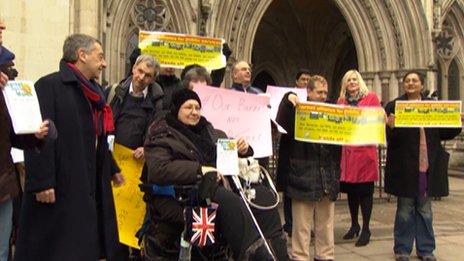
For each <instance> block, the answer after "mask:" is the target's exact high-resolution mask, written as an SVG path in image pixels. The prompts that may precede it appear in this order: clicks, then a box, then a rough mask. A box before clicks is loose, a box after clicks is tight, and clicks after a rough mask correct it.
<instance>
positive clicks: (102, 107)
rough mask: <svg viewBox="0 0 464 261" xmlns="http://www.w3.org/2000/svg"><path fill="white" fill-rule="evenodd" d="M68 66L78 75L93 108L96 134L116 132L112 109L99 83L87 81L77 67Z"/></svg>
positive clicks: (69, 64) (70, 64)
mask: <svg viewBox="0 0 464 261" xmlns="http://www.w3.org/2000/svg"><path fill="white" fill-rule="evenodd" d="M66 64H67V65H68V67H69V68H70V69H71V71H73V72H74V74H75V75H76V77H77V80H78V81H79V83H80V86H81V89H82V91H83V92H84V95H85V97H86V98H87V101H88V102H89V104H90V106H91V108H92V112H93V126H94V128H95V134H96V135H97V136H98V135H101V134H107V133H108V132H112V131H114V124H113V112H112V111H111V107H110V106H108V105H107V104H106V101H105V98H103V93H102V91H101V89H100V87H99V86H98V85H97V83H95V82H92V81H89V80H87V78H85V76H84V75H83V74H82V73H81V71H80V70H79V68H77V67H76V65H74V64H72V63H66Z"/></svg>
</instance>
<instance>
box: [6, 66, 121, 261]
mask: <svg viewBox="0 0 464 261" xmlns="http://www.w3.org/2000/svg"><path fill="white" fill-rule="evenodd" d="M35 89H36V92H37V96H38V99H39V104H40V109H41V112H42V117H43V118H44V119H51V120H53V121H54V123H55V125H56V129H57V131H58V138H57V139H56V140H55V141H52V142H50V141H48V142H46V144H45V145H44V147H43V148H42V149H41V151H29V152H26V153H25V164H26V173H27V176H26V184H25V193H24V198H23V205H22V212H21V218H20V226H19V235H18V241H17V246H16V253H15V260H17V261H22V260H27V261H29V260H48V261H54V260H60V261H61V260H76V261H77V260H79V261H80V260H89V261H90V260H98V259H99V258H100V257H103V256H106V258H107V260H115V258H114V251H115V248H116V245H117V243H118V236H117V224H116V218H115V210H114V202H113V194H112V190H111V184H110V182H111V174H112V173H111V154H110V151H109V150H108V143H107V141H106V140H107V137H106V135H100V136H98V137H96V135H95V131H94V128H93V119H92V111H91V108H90V105H89V103H88V101H87V99H86V98H85V96H84V94H83V92H82V90H81V87H80V86H79V85H78V81H77V78H76V77H75V76H74V74H73V72H72V71H71V70H70V69H69V68H68V67H67V66H66V64H65V62H64V61H61V63H60V71H59V72H56V73H52V74H49V75H47V76H44V77H42V78H41V79H39V80H38V81H37V83H36V85H35ZM96 144H98V145H97V146H96ZM48 188H54V189H55V196H56V202H55V203H54V204H46V203H40V202H38V201H36V199H35V192H38V191H43V190H45V189H48Z"/></svg>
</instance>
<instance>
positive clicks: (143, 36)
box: [139, 31, 226, 70]
mask: <svg viewBox="0 0 464 261" xmlns="http://www.w3.org/2000/svg"><path fill="white" fill-rule="evenodd" d="M223 43H224V40H222V39H220V38H209V37H201V36H196V35H186V34H174V33H164V32H149V31H140V33H139V48H140V49H141V51H142V53H143V54H149V55H151V56H154V57H156V59H157V60H158V61H159V62H160V64H161V65H162V66H165V67H173V68H184V67H185V66H186V65H189V64H199V65H202V66H204V67H206V68H207V69H209V70H214V69H219V68H223V67H225V66H226V58H225V56H224V55H223V54H222V44H223Z"/></svg>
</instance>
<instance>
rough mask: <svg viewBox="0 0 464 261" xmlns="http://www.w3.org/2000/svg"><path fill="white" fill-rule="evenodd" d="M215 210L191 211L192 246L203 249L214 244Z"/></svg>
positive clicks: (200, 209) (197, 209)
mask: <svg viewBox="0 0 464 261" xmlns="http://www.w3.org/2000/svg"><path fill="white" fill-rule="evenodd" d="M215 219H216V208H202V207H195V208H193V209H192V237H191V239H190V242H191V243H192V245H196V246H199V247H204V246H207V245H211V244H214V241H215V239H214V222H215Z"/></svg>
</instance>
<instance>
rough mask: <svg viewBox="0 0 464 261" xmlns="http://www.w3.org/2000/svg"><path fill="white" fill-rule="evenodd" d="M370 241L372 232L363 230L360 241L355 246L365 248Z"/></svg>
mask: <svg viewBox="0 0 464 261" xmlns="http://www.w3.org/2000/svg"><path fill="white" fill-rule="evenodd" d="M370 239H371V232H370V231H369V230H367V231H365V230H363V231H361V235H360V236H359V238H358V241H357V242H356V244H354V245H355V246H357V247H360V246H365V245H367V244H369V241H370Z"/></svg>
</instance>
